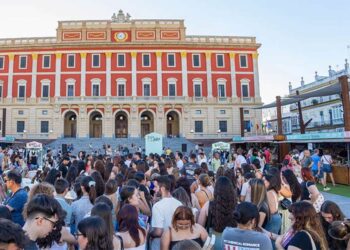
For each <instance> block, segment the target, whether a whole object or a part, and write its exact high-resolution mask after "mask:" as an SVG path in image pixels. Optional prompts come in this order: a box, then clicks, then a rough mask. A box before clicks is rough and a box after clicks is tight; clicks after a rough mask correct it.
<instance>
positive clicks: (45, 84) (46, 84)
mask: <svg viewBox="0 0 350 250" xmlns="http://www.w3.org/2000/svg"><path fill="white" fill-rule="evenodd" d="M40 83H41V95H40V97H41V98H50V80H48V79H44V80H41V81H40ZM44 86H48V92H47V96H45V97H44V96H43V93H44V91H43V90H44Z"/></svg>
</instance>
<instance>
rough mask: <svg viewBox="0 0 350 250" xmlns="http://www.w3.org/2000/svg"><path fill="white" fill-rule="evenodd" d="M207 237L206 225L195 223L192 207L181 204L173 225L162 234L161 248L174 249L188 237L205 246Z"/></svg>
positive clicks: (164, 249)
mask: <svg viewBox="0 0 350 250" xmlns="http://www.w3.org/2000/svg"><path fill="white" fill-rule="evenodd" d="M207 237H208V233H207V231H206V230H205V229H204V227H203V226H201V225H200V224H197V223H195V219H194V215H193V213H192V210H191V208H189V207H187V206H180V207H178V208H177V209H176V210H175V213H174V215H173V218H172V222H171V226H170V227H169V229H168V230H166V231H164V233H163V234H162V238H161V249H162V250H168V249H173V247H174V246H175V245H176V244H178V243H179V242H180V241H182V240H186V239H187V240H193V241H195V242H197V243H198V244H199V245H200V246H203V244H204V242H205V241H206V239H207Z"/></svg>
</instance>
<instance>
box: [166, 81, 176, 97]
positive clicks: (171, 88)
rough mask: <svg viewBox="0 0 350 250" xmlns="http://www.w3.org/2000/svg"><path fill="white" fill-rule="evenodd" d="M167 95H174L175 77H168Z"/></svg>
mask: <svg viewBox="0 0 350 250" xmlns="http://www.w3.org/2000/svg"><path fill="white" fill-rule="evenodd" d="M167 81H168V96H176V81H177V79H176V78H169V79H168V80H167Z"/></svg>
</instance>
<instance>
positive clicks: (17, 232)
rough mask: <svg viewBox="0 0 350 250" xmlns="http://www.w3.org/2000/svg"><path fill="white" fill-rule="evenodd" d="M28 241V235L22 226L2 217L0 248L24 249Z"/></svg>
mask: <svg viewBox="0 0 350 250" xmlns="http://www.w3.org/2000/svg"><path fill="white" fill-rule="evenodd" d="M26 243H27V237H26V236H25V234H24V231H23V230H22V228H21V226H20V225H18V224H16V223H14V222H12V221H11V220H8V219H4V218H0V249H4V250H15V249H16V250H17V249H23V248H24V247H25V245H26Z"/></svg>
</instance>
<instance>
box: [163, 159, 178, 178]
mask: <svg viewBox="0 0 350 250" xmlns="http://www.w3.org/2000/svg"><path fill="white" fill-rule="evenodd" d="M164 165H165V167H166V170H167V173H168V175H173V176H175V178H176V179H177V178H179V169H178V168H177V167H175V166H174V164H173V161H172V160H171V159H170V158H166V159H165V161H164Z"/></svg>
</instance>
